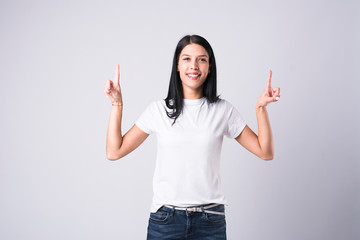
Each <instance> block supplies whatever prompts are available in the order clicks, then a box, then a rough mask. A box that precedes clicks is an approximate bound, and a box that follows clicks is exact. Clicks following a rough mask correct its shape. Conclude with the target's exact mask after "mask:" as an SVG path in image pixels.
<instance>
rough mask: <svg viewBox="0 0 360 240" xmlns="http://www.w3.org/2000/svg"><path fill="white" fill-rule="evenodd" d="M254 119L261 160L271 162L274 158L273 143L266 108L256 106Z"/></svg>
mask: <svg viewBox="0 0 360 240" xmlns="http://www.w3.org/2000/svg"><path fill="white" fill-rule="evenodd" d="M256 117H257V123H258V141H259V145H260V148H261V152H262V158H263V159H265V160H271V159H273V157H274V142H273V136H272V131H271V126H270V120H269V116H268V113H267V110H266V107H264V106H256Z"/></svg>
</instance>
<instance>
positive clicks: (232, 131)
mask: <svg viewBox="0 0 360 240" xmlns="http://www.w3.org/2000/svg"><path fill="white" fill-rule="evenodd" d="M227 104H228V108H229V110H228V111H229V112H228V114H229V115H228V122H227V131H226V133H225V135H226V136H227V137H229V138H236V137H237V136H239V135H240V133H241V132H242V131H243V130H244V128H245V126H246V122H245V121H244V119H243V117H242V116H241V114H240V113H239V111H238V110H237V109H236V108H235V107H234V106H232V105H231V104H230V103H227Z"/></svg>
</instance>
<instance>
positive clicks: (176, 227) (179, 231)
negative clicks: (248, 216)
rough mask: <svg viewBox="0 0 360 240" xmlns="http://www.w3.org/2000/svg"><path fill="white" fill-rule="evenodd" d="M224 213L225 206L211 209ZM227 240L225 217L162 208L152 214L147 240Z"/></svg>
mask: <svg viewBox="0 0 360 240" xmlns="http://www.w3.org/2000/svg"><path fill="white" fill-rule="evenodd" d="M207 210H211V211H214V212H222V213H224V205H218V206H216V207H213V208H209V209H207ZM155 239H156V240H165V239H171V240H180V239H183V240H198V239H201V240H226V222H225V215H218V214H212V213H206V212H189V211H184V210H175V209H174V208H169V207H165V206H162V207H161V208H160V209H159V210H158V211H157V212H156V213H150V219H149V225H148V232H147V240H155Z"/></svg>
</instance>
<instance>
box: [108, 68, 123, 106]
mask: <svg viewBox="0 0 360 240" xmlns="http://www.w3.org/2000/svg"><path fill="white" fill-rule="evenodd" d="M119 79H120V66H119V64H116V70H115V79H114V82H113V81H111V80H107V81H106V84H105V89H104V93H105V95H106V96H107V97H108V98H109V99H110V101H111V102H112V103H113V104H116V105H122V104H123V101H122V95H121V89H120V84H119Z"/></svg>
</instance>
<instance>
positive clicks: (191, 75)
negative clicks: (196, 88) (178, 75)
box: [188, 74, 199, 77]
mask: <svg viewBox="0 0 360 240" xmlns="http://www.w3.org/2000/svg"><path fill="white" fill-rule="evenodd" d="M188 75H189V77H197V76H199V75H198V74H188Z"/></svg>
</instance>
